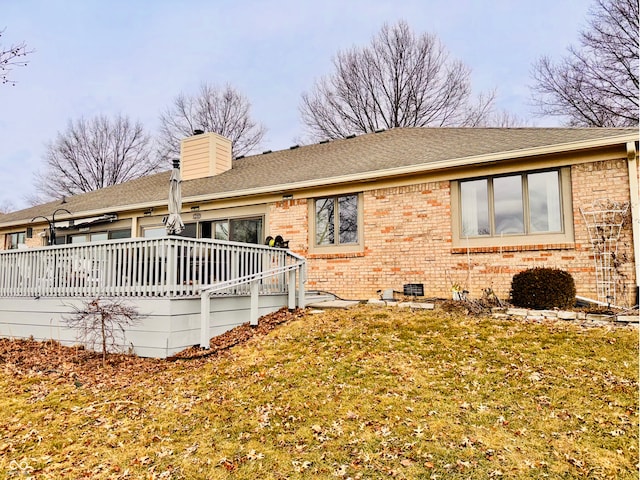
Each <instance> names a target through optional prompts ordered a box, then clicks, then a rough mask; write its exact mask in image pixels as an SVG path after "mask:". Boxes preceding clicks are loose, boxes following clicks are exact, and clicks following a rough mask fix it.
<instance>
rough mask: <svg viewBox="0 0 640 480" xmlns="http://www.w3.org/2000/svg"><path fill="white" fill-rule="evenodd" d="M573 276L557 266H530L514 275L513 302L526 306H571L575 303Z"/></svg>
mask: <svg viewBox="0 0 640 480" xmlns="http://www.w3.org/2000/svg"><path fill="white" fill-rule="evenodd" d="M575 301H576V285H575V283H574V281H573V277H572V276H571V274H569V273H568V272H565V271H564V270H559V269H555V268H530V269H528V270H525V271H523V272H520V273H517V274H515V275H514V276H513V279H512V281H511V303H513V304H514V305H516V306H518V307H525V308H536V309H541V308H570V307H573V306H574V305H575Z"/></svg>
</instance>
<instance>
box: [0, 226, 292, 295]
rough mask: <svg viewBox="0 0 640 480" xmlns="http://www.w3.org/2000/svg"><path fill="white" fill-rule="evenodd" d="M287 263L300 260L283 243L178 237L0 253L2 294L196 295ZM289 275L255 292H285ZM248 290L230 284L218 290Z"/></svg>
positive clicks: (264, 283)
mask: <svg viewBox="0 0 640 480" xmlns="http://www.w3.org/2000/svg"><path fill="white" fill-rule="evenodd" d="M302 263H304V260H302ZM292 264H299V265H301V259H300V257H298V256H295V255H293V254H291V252H288V251H287V250H285V249H280V248H270V247H267V246H263V245H251V244H244V243H235V242H224V241H219V240H203V239H197V240H196V239H190V238H182V237H165V238H157V239H129V240H110V241H104V242H92V243H85V244H82V245H61V246H51V247H41V248H32V249H26V250H10V251H2V252H0V297H78V296H81V297H93V296H98V295H102V296H131V297H156V296H163V297H197V296H199V295H200V292H201V290H202V289H203V288H206V287H210V286H212V285H217V284H220V283H224V282H228V281H231V280H234V279H237V278H241V277H247V276H251V275H255V274H259V273H261V272H263V271H272V270H273V269H277V268H280V267H286V266H289V265H292ZM287 275H288V274H287V273H286V272H285V271H284V270H283V273H281V274H279V275H274V276H269V277H265V278H262V279H261V280H260V282H259V287H258V288H259V293H260V294H282V293H287V292H288V283H289V279H288V278H287ZM253 288H255V286H254V287H253ZM250 289H251V286H250V285H249V284H248V283H239V284H238V283H237V282H232V283H231V284H230V286H229V287H228V288H225V289H216V292H215V295H249V294H250V293H251V292H250Z"/></svg>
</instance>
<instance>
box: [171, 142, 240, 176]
mask: <svg viewBox="0 0 640 480" xmlns="http://www.w3.org/2000/svg"><path fill="white" fill-rule="evenodd" d="M180 158H181V162H180V164H181V171H180V173H181V176H182V180H193V179H195V178H204V177H213V176H214V175H218V174H220V173H223V172H226V171H227V170H230V169H231V140H229V139H227V138H225V137H223V136H221V135H218V134H217V133H212V132H210V133H200V132H199V131H198V132H197V133H196V132H194V135H193V136H192V137H187V138H185V139H183V140H182V142H181V143H180Z"/></svg>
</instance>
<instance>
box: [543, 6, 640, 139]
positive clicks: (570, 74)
mask: <svg viewBox="0 0 640 480" xmlns="http://www.w3.org/2000/svg"><path fill="white" fill-rule="evenodd" d="M638 13H639V12H638V1H637V0H596V1H595V6H594V7H593V8H592V9H591V11H590V16H591V20H590V22H589V26H590V29H589V30H585V31H583V32H581V35H580V47H574V46H570V47H569V48H568V52H569V54H568V55H567V56H565V57H563V58H562V59H561V60H560V61H559V62H558V63H553V62H552V61H551V59H549V58H548V57H542V58H540V59H539V60H538V61H537V63H536V64H535V65H534V67H533V78H534V80H535V82H536V84H535V86H534V87H533V92H534V102H535V104H536V105H537V107H538V110H539V111H540V113H542V114H547V115H554V116H560V117H564V118H566V119H567V124H568V125H571V126H588V127H624V126H635V125H638V106H639V98H638V96H639V92H638V68H639V62H638V49H639V47H640V45H639V36H638V28H639V20H638Z"/></svg>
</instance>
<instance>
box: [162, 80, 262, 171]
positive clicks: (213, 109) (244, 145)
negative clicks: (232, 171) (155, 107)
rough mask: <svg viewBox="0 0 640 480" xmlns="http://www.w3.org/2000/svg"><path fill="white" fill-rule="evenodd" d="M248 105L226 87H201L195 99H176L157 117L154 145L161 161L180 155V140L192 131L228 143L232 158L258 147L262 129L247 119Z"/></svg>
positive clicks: (249, 105) (236, 93)
mask: <svg viewBox="0 0 640 480" xmlns="http://www.w3.org/2000/svg"><path fill="white" fill-rule="evenodd" d="M250 110H251V104H250V103H249V101H248V100H247V98H246V97H244V96H243V95H241V94H240V93H239V92H238V91H237V90H235V89H234V88H232V87H231V86H230V85H226V86H225V87H224V88H219V87H217V86H213V85H209V84H206V83H203V84H202V85H201V86H200V91H199V92H198V93H197V94H195V95H191V96H189V95H185V94H183V93H182V94H180V95H178V96H177V97H176V98H175V99H174V101H173V105H172V106H171V107H169V108H168V109H167V110H166V111H165V112H164V113H163V114H162V115H160V133H159V135H158V144H159V149H160V156H161V157H162V158H163V159H165V160H167V161H168V160H170V159H171V158H177V157H178V156H179V154H180V140H182V139H183V138H185V137H189V136H191V135H193V132H194V130H203V131H205V132H214V133H217V134H220V135H222V136H223V137H226V138H228V139H229V140H231V145H232V147H231V148H232V155H233V158H236V157H239V156H241V155H246V154H248V153H250V152H252V151H253V150H254V149H255V148H257V147H258V145H259V144H260V142H262V139H263V137H264V134H265V132H266V129H265V128H264V127H263V126H262V125H260V124H257V123H256V122H255V121H254V120H253V119H252V118H251V115H250Z"/></svg>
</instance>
